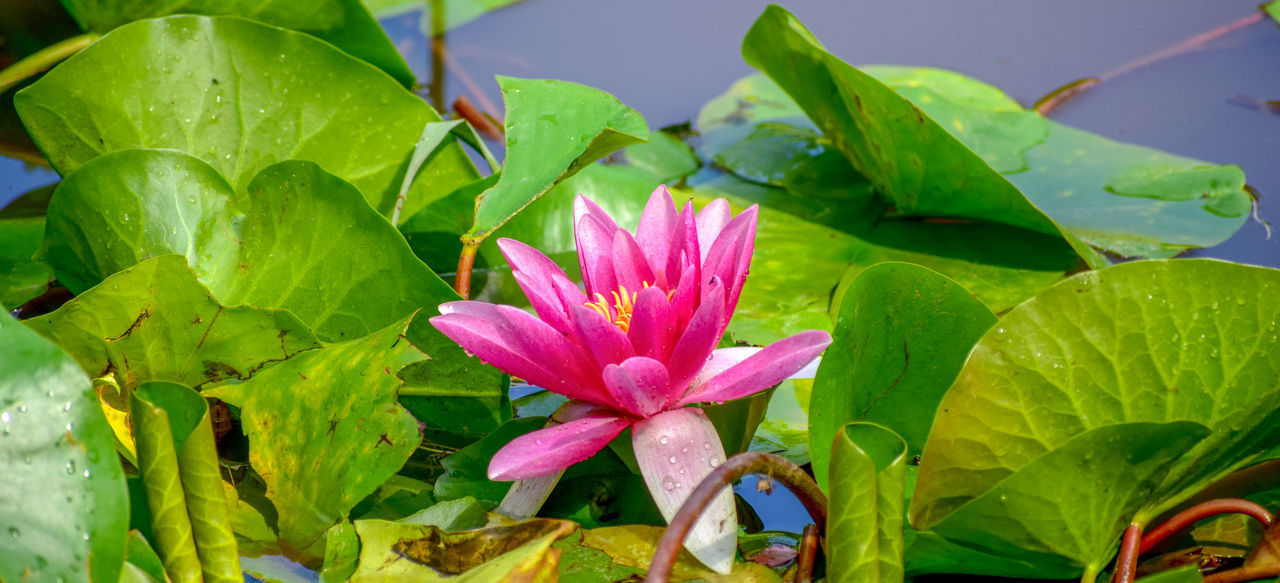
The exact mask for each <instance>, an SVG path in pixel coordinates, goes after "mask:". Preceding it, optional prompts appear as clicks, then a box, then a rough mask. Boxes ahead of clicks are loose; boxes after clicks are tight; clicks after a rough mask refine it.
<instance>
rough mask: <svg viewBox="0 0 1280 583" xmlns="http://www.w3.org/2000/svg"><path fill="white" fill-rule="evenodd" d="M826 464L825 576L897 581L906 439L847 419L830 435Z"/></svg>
mask: <svg viewBox="0 0 1280 583" xmlns="http://www.w3.org/2000/svg"><path fill="white" fill-rule="evenodd" d="M830 466H831V471H830V474H829V479H828V480H827V482H828V483H829V484H830V489H831V509H830V516H828V517H827V533H826V536H827V552H828V553H829V555H828V556H830V557H831V559H830V561H829V562H828V563H827V577H828V579H830V580H832V581H867V582H869V583H899V582H901V581H902V576H903V560H902V552H903V538H902V523H903V515H904V511H905V507H904V505H903V500H904V499H905V498H904V491H903V489H904V488H905V484H906V482H905V480H906V467H907V442H906V441H904V440H903V439H902V438H901V437H899V436H898V435H897V434H895V433H894V432H893V431H892V430H889V429H886V428H884V427H881V426H879V425H876V424H874V423H850V424H848V425H846V426H844V427H841V428H840V430H839V431H838V432H837V434H836V437H835V447H834V449H833V451H832V453H831V464H830Z"/></svg>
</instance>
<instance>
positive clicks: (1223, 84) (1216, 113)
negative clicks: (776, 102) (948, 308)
mask: <svg viewBox="0 0 1280 583" xmlns="http://www.w3.org/2000/svg"><path fill="white" fill-rule="evenodd" d="M1258 2H1259V0H1212V1H1194V0H1177V1H1175V2H1170V1H1169V0H1129V1H1126V2H1115V1H1114V0H1077V1H1075V2H1008V1H1007V0H969V1H967V2H953V1H950V0H913V1H911V2H903V1H901V0H862V1H859V2H818V1H798V2H789V3H787V7H788V8H789V9H790V10H791V11H792V12H794V13H795V14H796V16H797V17H799V18H800V20H801V21H803V22H804V23H806V25H807V26H809V27H810V29H811V30H812V31H813V32H814V34H815V35H817V36H818V38H820V39H821V40H822V41H823V42H824V43H825V44H826V46H827V47H828V48H829V49H830V50H831V51H832V52H833V53H835V54H837V55H840V56H841V57H842V58H844V59H845V60H847V61H849V62H851V63H854V64H871V63H877V64H881V63H882V64H904V65H924V66H934V67H942V68H947V69H953V70H956V71H959V72H962V73H965V74H967V75H971V76H974V77H977V78H979V79H982V80H984V81H987V82H989V83H992V84H994V85H996V86H998V87H1000V88H1002V89H1003V90H1005V91H1006V92H1007V93H1009V94H1010V95H1011V96H1013V97H1014V98H1015V99H1018V100H1019V101H1021V102H1022V103H1024V104H1030V103H1032V102H1034V101H1035V100H1036V99H1037V98H1039V97H1041V96H1043V95H1044V94H1046V93H1049V92H1050V91H1052V90H1053V89H1055V88H1057V87H1059V86H1061V85H1063V84H1065V83H1067V82H1070V81H1073V80H1076V79H1080V78H1084V77H1089V76H1096V75H1099V74H1102V73H1104V72H1106V71H1110V70H1114V69H1116V68H1117V67H1121V66H1122V65H1124V64H1126V63H1129V62H1132V61H1135V60H1137V59H1139V58H1141V57H1143V56H1145V55H1148V54H1150V53H1153V52H1155V51H1157V50H1160V49H1162V48H1164V47H1167V46H1170V45H1173V44H1175V43H1177V42H1179V41H1182V40H1185V39H1187V38H1189V37H1192V36H1194V35H1196V34H1199V33H1202V32H1205V31H1208V30H1211V29H1214V28H1216V27H1219V26H1222V25H1225V24H1228V23H1231V22H1233V21H1237V20H1239V19H1241V18H1243V17H1247V16H1249V15H1250V14H1251V13H1254V12H1255V10H1256V6H1257V4H1258ZM765 6H766V2H762V1H757V0H717V1H709V0H703V1H698V2H688V1H686V0H648V1H645V2H599V1H597V0H526V1H524V2H521V3H518V4H516V5H513V6H511V7H508V8H505V9H502V10H499V11H496V12H494V13H491V14H488V15H486V16H483V17H481V18H479V19H478V20H476V21H474V22H471V23H469V24H466V25H464V26H461V27H459V28H457V29H455V30H454V31H452V32H451V33H450V34H449V35H448V37H447V39H446V41H445V46H446V51H447V52H448V54H449V55H450V57H451V63H453V64H456V67H454V68H453V69H452V70H450V71H449V74H448V76H447V77H446V78H445V86H444V94H445V99H446V102H449V103H451V102H452V101H453V100H454V99H455V98H456V97H458V96H460V95H464V94H465V95H467V96H468V97H470V98H471V99H472V100H473V101H475V102H478V103H481V104H483V103H484V101H486V100H487V101H489V102H494V103H498V104H499V105H500V97H499V95H500V94H499V91H498V86H497V83H496V82H495V81H494V80H493V76H494V75H495V74H502V75H512V76H518V77H542V78H555V79H564V80H570V81H575V82H579V83H583V84H586V85H590V86H593V87H598V88H601V89H604V90H606V91H608V92H610V93H612V94H614V95H615V96H617V97H618V98H619V99H621V100H622V101H623V102H624V103H626V104H628V105H630V106H632V107H634V108H635V109H636V110H638V111H639V112H641V113H642V114H644V115H645V117H646V118H647V119H648V121H649V123H650V125H651V126H653V127H655V128H656V127H662V126H666V125H671V124H679V123H683V122H686V121H688V120H690V119H692V118H693V117H694V116H695V115H696V114H697V112H698V109H699V108H700V107H701V106H702V104H703V103H705V102H706V101H707V100H709V99H710V98H712V97H714V96H715V95H717V94H719V93H721V92H723V91H724V90H725V89H726V88H727V87H728V86H729V85H730V84H731V83H732V82H733V81H734V80H736V79H738V78H740V77H742V76H744V75H747V74H750V73H752V72H754V69H752V68H751V67H749V66H748V65H747V64H745V63H744V62H743V60H742V57H741V54H740V52H739V48H740V44H741V40H742V37H743V35H744V34H745V33H746V31H747V30H748V28H749V27H750V25H751V23H752V22H753V21H754V19H755V18H756V17H757V16H759V14H760V13H761V12H762V11H763V10H764V7H765ZM418 19H419V16H418V15H417V14H416V13H410V14H405V15H401V16H396V17H392V18H389V19H387V20H386V21H385V22H384V25H385V26H386V27H387V29H388V30H389V31H390V32H391V35H392V37H393V38H394V39H395V40H396V42H397V44H398V46H400V48H401V49H402V52H404V53H405V54H406V56H407V58H408V60H409V62H410V64H411V65H412V66H413V68H414V69H415V72H416V73H417V74H418V76H419V78H420V79H422V80H424V81H425V80H427V79H428V78H429V77H430V69H431V65H430V63H431V58H430V52H429V48H428V43H427V40H426V38H425V37H423V36H422V35H421V33H420V32H418ZM1277 62H1280V28H1278V27H1277V26H1276V23H1275V22H1274V21H1271V20H1269V19H1262V20H1259V21H1256V22H1254V23H1252V24H1248V25H1246V26H1243V27H1240V28H1239V29H1237V30H1234V31H1233V32H1230V33H1228V34H1226V35H1223V36H1221V37H1219V38H1216V39H1214V40H1211V41H1208V42H1206V43H1204V44H1203V46H1201V47H1200V48H1199V49H1198V50H1195V51H1193V52H1188V53H1185V54H1182V55H1180V56H1177V57H1174V58H1170V59H1167V60H1163V61H1160V62H1158V63H1155V64H1152V65H1150V66H1147V67H1144V68H1141V69H1138V70H1135V71H1133V72H1130V73H1128V74H1125V75H1121V76H1118V77H1116V78H1114V79H1111V80H1108V81H1107V82H1105V83H1103V84H1101V85H1100V86H1098V87H1096V88H1095V89H1093V90H1091V91H1090V92H1088V93H1086V94H1084V95H1082V96H1079V97H1077V98H1076V99H1074V100H1072V101H1070V102H1069V103H1067V104H1066V105H1064V106H1063V107H1061V108H1059V109H1058V110H1056V111H1055V112H1054V113H1053V114H1052V117H1053V118H1054V119H1057V120H1058V121H1061V122H1064V123H1067V124H1070V125H1073V126H1075V127H1078V128H1081V129H1085V130H1088V131H1092V132H1095V133H1098V134H1101V135H1103V136H1107V137H1110V138H1113V139H1117V140H1122V141H1126V142H1132V143H1137V144H1141V145H1145V146H1150V147H1154V148H1159V149H1161V150H1165V151H1168V152H1171V153H1175V154H1180V155H1184V156H1189V157H1193V158H1199V159H1203V160H1208V161H1212V162H1218V163H1233V164H1238V165H1240V166H1241V167H1243V168H1244V170H1245V173H1246V175H1247V176H1248V182H1249V184H1250V185H1251V186H1253V187H1254V188H1255V189H1256V190H1257V191H1258V192H1260V193H1261V202H1260V208H1259V211H1258V212H1259V215H1260V217H1261V218H1262V220H1264V221H1265V220H1267V219H1268V218H1270V219H1272V220H1273V221H1277V220H1280V114H1277V112H1274V111H1269V110H1267V109H1266V108H1265V107H1259V106H1257V105H1256V104H1258V103H1261V102H1265V101H1268V100H1272V101H1274V100H1280V75H1277V74H1276V72H1277V69H1276V63H1277ZM0 177H3V178H2V179H0V205H2V204H4V203H6V202H7V201H8V200H10V199H12V198H14V197H16V196H18V195H20V194H22V193H23V192H25V191H27V190H29V189H31V188H33V187H36V186H41V185H44V184H49V183H52V182H55V181H56V180H57V176H56V175H55V174H54V173H52V172H51V171H49V170H47V169H43V168H35V167H29V166H25V165H24V164H22V163H21V162H17V161H15V160H10V159H0ZM1277 227H1280V223H1277ZM1193 254H1194V255H1196V256H1204V257H1218V258H1223V259H1229V260H1233V261H1239V262H1245V263H1252V264H1259V265H1268V266H1272V267H1280V233H1278V234H1276V235H1273V236H1271V237H1270V238H1269V239H1268V231H1267V229H1266V228H1265V227H1264V226H1263V224H1261V223H1259V222H1257V221H1250V222H1249V223H1248V224H1246V225H1245V227H1244V228H1243V229H1242V230H1241V231H1240V232H1239V233H1238V234H1237V235H1236V236H1234V237H1233V238H1232V239H1231V240H1229V241H1227V242H1226V243H1224V244H1222V245H1220V246H1217V247H1214V248H1212V249H1206V250H1201V251H1197V252H1194V253H1193ZM781 490H782V489H779V490H778V491H775V493H774V494H773V496H772V497H771V498H767V499H761V496H762V495H760V494H756V493H755V491H756V488H755V482H754V479H752V480H748V481H746V482H745V483H744V484H743V486H741V487H740V488H739V492H740V493H741V494H743V495H744V496H747V497H748V498H751V499H754V500H755V501H758V502H760V503H758V504H755V506H756V507H757V508H758V509H760V511H761V514H762V518H763V519H764V522H765V525H766V527H768V528H773V529H781V530H789V531H799V530H800V528H802V527H803V525H804V524H806V523H807V516H806V515H805V513H804V511H803V509H802V507H801V506H800V505H799V503H798V502H796V501H795V500H794V498H791V497H789V496H787V495H785V494H784V493H782V492H781Z"/></svg>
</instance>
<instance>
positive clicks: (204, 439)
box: [129, 382, 243, 583]
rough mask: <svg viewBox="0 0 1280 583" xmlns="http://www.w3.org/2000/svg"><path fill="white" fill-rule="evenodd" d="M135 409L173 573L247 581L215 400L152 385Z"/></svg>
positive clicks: (161, 540)
mask: <svg viewBox="0 0 1280 583" xmlns="http://www.w3.org/2000/svg"><path fill="white" fill-rule="evenodd" d="M129 412H130V415H131V418H132V419H133V427H134V436H135V439H136V441H137V444H138V463H139V469H140V470H141V471H142V478H143V482H144V483H145V484H146V487H147V505H148V506H149V507H150V509H151V521H152V523H151V530H152V531H153V532H154V533H155V537H156V543H157V546H158V547H159V555H160V559H161V560H162V561H163V562H164V566H165V571H166V572H167V573H168V574H169V576H170V577H171V578H172V579H173V580H174V581H209V582H218V583H230V582H233V581H241V580H243V575H242V574H241V572H240V555H239V553H238V552H237V548H236V538H235V534H234V533H233V532H232V530H231V524H232V523H231V521H230V520H229V519H228V518H227V498H226V495H225V494H224V493H223V488H222V476H221V474H220V470H219V466H218V451H217V447H216V445H215V444H214V438H213V426H212V424H211V423H210V421H209V405H208V403H206V402H205V400H204V399H203V398H202V397H200V395H199V394H197V393H196V392H195V391H193V390H191V389H189V388H187V387H185V386H182V385H179V384H174V383H168V382H152V383H146V384H143V385H142V386H141V387H139V388H138V390H137V391H134V392H133V395H132V400H131V402H130V406H129Z"/></svg>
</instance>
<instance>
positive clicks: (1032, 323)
mask: <svg viewBox="0 0 1280 583" xmlns="http://www.w3.org/2000/svg"><path fill="white" fill-rule="evenodd" d="M1277 289H1280V271H1277V270H1272V269H1264V268H1256V267H1249V266H1244V265H1237V264H1231V263H1225V262H1219V261H1212V260H1178V261H1144V262H1134V263H1128V264H1123V265H1118V266H1115V267H1112V268H1108V269H1105V270H1101V271H1097V272H1090V273H1085V274H1081V275H1079V276H1076V277H1074V278H1071V279H1068V280H1066V281H1064V282H1062V283H1060V284H1058V285H1057V286H1054V287H1053V288H1052V289H1050V290H1048V291H1046V292H1044V293H1042V294H1040V295H1039V296H1037V297H1036V298H1035V299H1033V300H1031V301H1029V302H1027V303H1025V304H1023V305H1021V306H1019V307H1017V308H1015V309H1014V310H1013V311H1012V312H1010V313H1009V314H1008V315H1006V316H1005V317H1004V318H1003V319H1002V320H1001V321H1000V322H999V323H998V324H997V326H996V328H994V329H992V330H989V331H988V332H987V333H986V335H984V336H983V338H982V339H981V340H980V341H979V342H978V344H977V345H976V346H975V348H974V349H973V352H972V354H970V356H969V359H968V361H967V362H966V364H965V366H964V368H963V369H962V371H961V373H960V375H959V377H958V378H957V380H956V382H955V384H954V385H953V386H952V388H951V390H950V391H949V392H948V393H947V395H946V396H945V397H944V398H943V400H942V402H941V404H940V405H939V412H938V416H937V418H936V420H935V422H934V426H933V429H932V432H931V433H930V435H929V440H928V442H927V443H926V445H925V449H924V456H923V457H924V462H923V465H922V466H921V472H920V478H919V483H918V485H917V489H916V493H915V499H914V500H913V502H912V507H911V518H912V523H913V524H914V525H915V526H916V527H917V528H921V529H933V530H935V531H938V532H939V534H943V535H944V536H947V537H948V538H953V539H957V538H960V537H959V534H960V532H959V531H960V530H964V531H965V532H966V533H968V534H965V536H967V537H975V536H989V534H988V535H979V534H977V533H978V531H977V530H974V531H972V532H970V531H968V530H965V529H964V528H961V529H957V530H949V531H948V532H947V533H943V532H941V531H939V530H938V527H935V525H939V524H941V523H943V522H944V521H950V520H951V518H948V516H949V515H951V514H952V513H955V512H959V511H960V509H962V508H963V507H965V506H966V505H967V504H972V503H973V501H974V500H976V499H978V498H979V497H982V498H984V499H987V500H990V498H989V496H992V495H993V494H991V493H992V492H994V491H995V490H996V489H998V488H999V487H1003V485H1004V484H1006V483H1008V482H1010V481H1012V480H1015V479H1016V480H1020V481H1024V482H1026V483H1027V484H1037V485H1039V486H1040V487H1043V485H1044V484H1048V483H1050V482H1051V481H1048V479H1047V478H1037V477H1035V476H1036V472H1048V473H1046V474H1044V475H1046V476H1047V475H1050V473H1051V472H1050V470H1052V469H1053V468H1051V467H1048V462H1040V461H1039V460H1043V459H1047V456H1049V455H1051V454H1054V452H1058V451H1059V450H1062V449H1063V448H1066V447H1068V446H1069V445H1071V444H1076V445H1072V447H1074V448H1076V451H1075V453H1071V452H1068V451H1065V450H1064V451H1063V453H1058V454H1056V455H1060V456H1078V457H1080V458H1081V459H1086V460H1087V459H1088V458H1089V457H1090V456H1092V457H1094V458H1098V459H1101V457H1103V456H1106V457H1114V456H1116V455H1122V454H1123V455H1128V456H1130V457H1133V456H1143V455H1154V454H1155V453H1156V452H1158V451H1163V450H1162V449H1160V448H1154V445H1162V443H1163V442H1162V441H1161V440H1156V439H1154V438H1148V437H1142V436H1141V435H1138V434H1140V433H1141V431H1138V429H1140V428H1139V427H1138V426H1134V427H1135V428H1136V429H1130V430H1126V431H1129V432H1130V434H1129V435H1128V436H1127V437H1125V438H1124V439H1120V440H1118V441H1115V442H1114V443H1113V444H1110V445H1108V444H1106V443H1104V442H1100V441H1097V439H1098V438H1092V439H1093V440H1094V441H1093V442H1092V443H1094V445H1092V446H1090V445H1089V443H1091V441H1089V439H1090V438H1087V437H1085V436H1086V435H1093V434H1096V432H1098V431H1102V430H1103V429H1105V428H1107V427H1111V426H1114V425H1117V424H1130V425H1132V424H1134V423H1143V422H1145V423H1169V422H1179V421H1190V422H1194V423H1197V424H1200V425H1204V426H1206V427H1208V428H1209V430H1210V433H1209V435H1208V437H1205V438H1204V439H1203V440H1202V441H1200V442H1199V443H1198V444H1197V445H1195V446H1194V447H1185V448H1184V449H1183V450H1181V451H1175V453H1177V454H1178V455H1177V456H1175V457H1174V458H1171V462H1170V463H1169V466H1170V467H1164V468H1162V469H1161V471H1162V472H1163V471H1166V470H1167V472H1168V473H1167V475H1163V477H1160V476H1158V475H1157V474H1155V473H1152V474H1151V475H1153V476H1157V477H1156V478H1155V479H1156V483H1155V485H1154V486H1153V487H1151V488H1149V489H1148V491H1146V492H1144V493H1142V495H1141V496H1140V498H1139V499H1138V503H1137V504H1136V505H1130V504H1128V503H1126V504H1124V505H1112V506H1106V507H1104V506H1101V505H1098V504H1097V503H1090V504H1092V506H1091V507H1092V508H1095V509H1097V512H1099V513H1100V514H1099V515H1098V516H1096V517H1095V518H1094V522H1095V523H1098V524H1107V525H1112V528H1114V527H1116V526H1118V527H1119V528H1123V525H1124V524H1127V523H1128V522H1129V521H1130V520H1133V521H1136V522H1138V523H1140V524H1144V523H1146V522H1148V521H1149V520H1151V519H1152V518H1153V517H1155V516H1157V515H1159V514H1160V513H1161V512H1162V511H1164V510H1166V509H1168V508H1170V507H1172V506H1174V505H1176V504H1178V503H1179V502H1181V501H1182V500H1185V499H1186V498H1187V497H1188V496H1190V495H1191V494H1193V493H1195V492H1197V491H1199V490H1200V489H1202V488H1203V487H1204V486H1206V485H1208V484H1210V483H1212V482H1214V481H1216V480H1218V479H1219V478H1221V477H1223V476H1225V475H1227V474H1228V473H1230V472H1232V471H1234V470H1235V469H1238V468H1240V467H1243V466H1245V465H1247V464H1249V463H1251V462H1253V461H1255V460H1258V459H1260V457H1261V456H1262V455H1263V454H1264V453H1265V452H1266V451H1268V450H1270V449H1271V448H1272V447H1274V444H1275V443H1276V442H1277V441H1278V440H1280V426H1277V420H1278V419H1280V391H1277V387H1280V343H1278V341H1280V332H1277V328H1276V327H1277V325H1278V324H1277V322H1280V305H1277V304H1276V302H1274V301H1270V298H1272V297H1274V295H1275V290H1277ZM1064 314H1069V315H1070V317H1063V315H1064ZM1152 427H1154V426H1152ZM1152 430H1153V431H1154V429H1152ZM1143 431H1145V430H1143ZM1157 433H1158V432H1157ZM1148 439H1151V440H1152V441H1151V442H1152V443H1153V444H1154V445H1153V446H1152V447H1153V449H1150V451H1144V450H1141V449H1139V448H1137V447H1136V446H1134V447H1132V448H1131V447H1129V446H1126V445H1121V444H1124V443H1126V442H1128V443H1137V442H1138V441H1140V440H1148ZM1163 439H1164V440H1165V441H1168V440H1170V439H1171V438H1170V437H1169V436H1166V437H1165V438H1163ZM1090 447H1093V448H1094V449H1092V450H1090V449H1089V448H1090ZM1108 448H1121V449H1120V451H1119V453H1117V452H1114V451H1103V450H1107V449H1108ZM1120 461H1125V462H1126V463H1129V464H1135V463H1139V462H1141V461H1142V459H1141V458H1140V457H1139V458H1136V459H1129V458H1125V459H1123V460H1119V461H1117V462H1116V463H1120ZM1033 464H1035V465H1037V466H1039V467H1040V469H1036V470H1033V469H1032V465H1033ZM1063 464H1064V465H1065V464H1066V462H1063ZM1089 464H1090V467H1108V466H1106V465H1105V464H1102V463H1101V462H1099V461H1097V460H1096V459H1095V461H1093V462H1089ZM1123 473H1124V472H1123V471H1120V470H1116V471H1114V472H1111V471H1109V472H1105V474H1106V475H1107V476H1115V475H1123ZM1020 476H1021V477H1020ZM1076 479H1077V480H1080V481H1077V482H1075V483H1074V485H1073V486H1072V487H1071V488H1070V489H1068V491H1065V492H1063V493H1062V496H1067V498H1066V499H1067V500H1075V501H1078V502H1079V503H1084V502H1083V501H1084V500H1090V499H1098V498H1099V497H1102V496H1104V495H1105V494H1104V493H1105V492H1106V490H1105V489H1103V488H1100V487H1097V486H1095V483H1096V480H1097V477H1091V476H1089V475H1087V474H1080V475H1079V476H1078V477H1077V478H1076ZM1136 479H1137V478H1134V480H1136ZM1058 480H1059V482H1053V483H1055V484H1057V483H1061V481H1062V480H1066V478H1065V477H1061V478H1059V479H1058ZM1130 481H1133V480H1130ZM1028 487H1030V486H1028ZM1011 498H1012V496H1011ZM993 504H994V503H993ZM1130 506H1132V507H1130ZM1008 507H1009V508H1012V506H1008ZM1104 510H1106V511H1108V512H1112V511H1114V512H1120V511H1121V510H1123V513H1124V515H1121V516H1113V515H1107V514H1103V513H1102V512H1103V511H1104ZM1025 511H1027V509H1024V512H1025ZM992 512H994V510H992ZM1010 513H1011V511H1010ZM968 524H969V526H972V523H968ZM966 528H968V527H966ZM989 530H990V529H989ZM994 530H995V531H997V532H1009V533H1010V534H1009V537H1011V538H1015V537H1017V536H1019V535H1017V534H1013V532H1012V531H1011V530H1009V529H994ZM1079 532H1085V531H1079ZM1089 532H1092V533H1093V534H1092V535H1091V537H1096V538H1087V539H1086V538H1082V539H1080V540H1079V541H1076V542H1074V543H1071V544H1072V545H1075V546H1074V547H1073V548H1074V549H1075V550H1071V551H1070V552H1071V553H1072V555H1073V556H1072V557H1071V558H1072V561H1074V563H1073V564H1075V565H1076V566H1077V567H1084V566H1089V567H1090V568H1092V567H1094V566H1096V564H1097V563H1098V562H1099V561H1102V562H1105V560H1106V559H1107V558H1108V557H1107V556H1103V555H1102V554H1100V553H1102V552H1103V550H1105V549H1106V548H1109V547H1108V545H1111V544H1112V543H1113V542H1114V540H1115V539H1116V538H1118V536H1119V530H1115V531H1110V530H1100V531H1097V530H1091V531H1089ZM1040 536H1044V537H1046V538H1045V540H1047V541H1048V542H1044V543H1043V547H1044V548H1046V549H1057V550H1062V549H1065V545H1066V543H1065V542H1064V540H1065V539H1063V535H1062V534H1061V533H1059V534H1058V535H1056V536H1057V538H1053V537H1049V536H1048V535H1040ZM965 540H968V539H965ZM1046 552H1050V551H1046ZM1052 552H1057V551H1052ZM1062 552H1068V551H1066V550H1062Z"/></svg>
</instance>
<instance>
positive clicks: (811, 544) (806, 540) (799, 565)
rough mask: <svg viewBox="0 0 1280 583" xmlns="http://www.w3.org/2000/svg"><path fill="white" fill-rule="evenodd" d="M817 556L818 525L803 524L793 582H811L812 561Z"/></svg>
mask: <svg viewBox="0 0 1280 583" xmlns="http://www.w3.org/2000/svg"><path fill="white" fill-rule="evenodd" d="M817 556H818V525H816V524H806V525H804V535H803V536H801V538H800V552H799V554H798V555H797V556H796V581H795V583H812V581H813V561H814V559H815V558H817Z"/></svg>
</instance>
